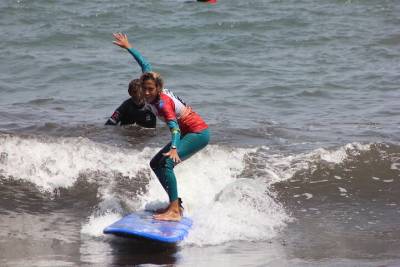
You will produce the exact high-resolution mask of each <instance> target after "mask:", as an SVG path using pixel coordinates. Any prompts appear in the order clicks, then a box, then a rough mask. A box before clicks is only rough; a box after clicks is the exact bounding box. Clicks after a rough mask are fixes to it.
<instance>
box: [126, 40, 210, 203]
mask: <svg viewBox="0 0 400 267" xmlns="http://www.w3.org/2000/svg"><path fill="white" fill-rule="evenodd" d="M128 52H129V53H130V54H131V55H132V56H133V57H134V58H135V60H136V62H137V63H138V64H139V66H140V67H141V68H142V72H150V71H152V67H151V65H150V63H148V62H147V61H146V59H145V58H144V57H143V56H142V55H141V54H140V53H139V51H137V50H136V49H134V48H130V49H128ZM149 107H150V108H151V110H152V112H153V113H154V115H156V116H158V117H159V118H161V119H162V120H164V121H165V122H166V123H167V125H168V127H169V129H170V131H171V142H170V143H168V144H167V145H166V146H165V147H164V148H162V149H161V150H160V151H159V152H158V153H157V154H156V155H155V156H154V157H153V158H152V160H151V161H150V167H151V168H152V170H153V171H154V173H155V174H156V176H157V178H158V179H159V181H160V183H161V185H162V186H163V188H164V189H165V191H166V192H167V193H168V196H169V200H170V202H172V201H175V200H177V199H178V187H177V182H176V177H175V174H174V170H173V169H174V167H175V165H176V164H175V163H174V162H173V160H172V159H171V158H169V157H166V156H164V155H163V154H164V153H167V152H168V151H169V150H170V149H171V146H173V147H176V149H177V152H178V155H179V158H180V159H181V160H182V161H184V160H186V159H188V158H189V157H191V156H192V155H193V154H195V153H196V152H198V151H199V150H201V149H202V148H204V147H205V146H206V145H207V144H208V142H209V140H210V132H209V129H208V126H207V124H205V122H204V121H203V120H202V118H201V117H200V116H199V115H198V114H196V113H195V112H193V111H192V110H191V108H189V107H187V106H186V103H184V102H183V101H182V100H181V99H180V98H179V97H176V96H175V95H174V94H173V93H171V92H169V91H168V90H164V92H163V93H161V95H160V99H158V101H156V102H155V103H150V105H149ZM186 109H190V112H188V113H187V114H186V115H185V117H184V118H183V116H181V115H182V114H181V113H183V111H185V110H186ZM178 117H179V118H180V119H178Z"/></svg>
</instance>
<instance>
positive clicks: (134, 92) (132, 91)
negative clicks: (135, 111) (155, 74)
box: [128, 79, 144, 106]
mask: <svg viewBox="0 0 400 267" xmlns="http://www.w3.org/2000/svg"><path fill="white" fill-rule="evenodd" d="M140 89H141V88H140V80H139V79H133V80H132V81H131V82H130V83H129V86H128V93H129V95H130V96H131V97H132V100H133V102H135V104H136V105H138V106H140V105H143V104H144V99H143V94H142V90H140Z"/></svg>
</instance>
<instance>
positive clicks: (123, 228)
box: [103, 211, 192, 244]
mask: <svg viewBox="0 0 400 267" xmlns="http://www.w3.org/2000/svg"><path fill="white" fill-rule="evenodd" d="M153 215H154V214H153V213H152V212H148V211H140V212H135V213H131V214H129V215H127V216H125V217H123V218H122V219H120V220H118V221H116V222H115V223H113V224H111V225H110V226H108V227H106V228H105V229H104V230H103V232H104V233H105V234H114V235H117V236H125V237H132V238H139V239H147V240H151V241H156V242H162V243H170V244H172V243H177V242H179V241H182V240H183V239H184V238H185V237H186V236H187V234H188V232H189V229H190V228H191V226H192V220H191V219H189V218H187V217H183V218H182V220H180V221H179V222H171V221H159V220H155V219H153Z"/></svg>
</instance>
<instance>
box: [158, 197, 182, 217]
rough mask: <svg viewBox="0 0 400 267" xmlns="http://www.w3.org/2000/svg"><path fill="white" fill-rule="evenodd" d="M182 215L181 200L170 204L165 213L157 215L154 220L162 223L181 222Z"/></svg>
mask: <svg viewBox="0 0 400 267" xmlns="http://www.w3.org/2000/svg"><path fill="white" fill-rule="evenodd" d="M181 213H182V212H181V208H180V206H179V200H175V201H173V202H171V203H170V205H169V206H168V208H167V210H166V211H165V212H163V213H161V214H156V215H154V216H153V218H154V219H156V220H160V221H180V220H181V219H182V214H181Z"/></svg>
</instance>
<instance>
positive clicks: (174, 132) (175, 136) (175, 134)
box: [167, 120, 181, 148]
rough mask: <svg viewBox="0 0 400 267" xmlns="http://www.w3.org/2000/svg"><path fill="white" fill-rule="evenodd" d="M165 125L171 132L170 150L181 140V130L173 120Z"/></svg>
mask: <svg viewBox="0 0 400 267" xmlns="http://www.w3.org/2000/svg"><path fill="white" fill-rule="evenodd" d="M167 125H168V127H169V129H170V131H171V148H173V147H175V148H176V147H177V146H178V144H179V141H180V140H181V130H180V129H179V125H178V123H177V122H176V121H174V120H172V121H168V122H167Z"/></svg>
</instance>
